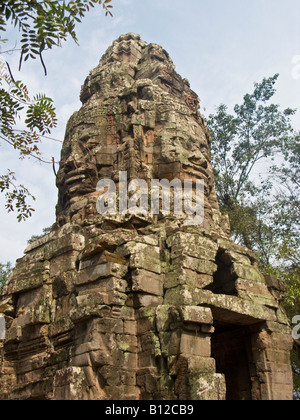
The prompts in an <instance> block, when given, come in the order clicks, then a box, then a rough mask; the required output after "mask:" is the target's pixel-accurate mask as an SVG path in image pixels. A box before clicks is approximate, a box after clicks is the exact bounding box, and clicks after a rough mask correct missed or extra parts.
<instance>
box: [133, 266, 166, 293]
mask: <svg viewBox="0 0 300 420" xmlns="http://www.w3.org/2000/svg"><path fill="white" fill-rule="evenodd" d="M132 290H133V291H134V292H144V293H149V294H151V295H156V296H163V292H164V286H163V278H162V275H159V274H155V273H152V272H149V271H146V270H141V269H137V270H135V271H134V272H133V273H132Z"/></svg>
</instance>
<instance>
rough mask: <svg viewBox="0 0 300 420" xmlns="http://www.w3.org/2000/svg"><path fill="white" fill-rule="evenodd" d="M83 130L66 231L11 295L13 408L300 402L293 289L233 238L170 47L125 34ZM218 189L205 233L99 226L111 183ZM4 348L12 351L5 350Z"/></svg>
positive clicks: (170, 224) (32, 261) (164, 223)
mask: <svg viewBox="0 0 300 420" xmlns="http://www.w3.org/2000/svg"><path fill="white" fill-rule="evenodd" d="M81 101H82V108H81V109H80V110H79V111H78V112H76V113H75V114H74V115H73V116H72V117H71V118H70V120H69V122H68V125H67V129H66V136H65V141H64V144H63V148H62V153H61V163H60V169H59V172H58V175H57V186H58V190H59V199H58V205H57V223H56V227H55V228H54V229H53V231H52V232H51V233H50V234H48V235H46V236H44V237H43V238H41V239H39V240H37V241H36V242H34V243H33V244H31V245H30V246H29V247H28V248H27V249H26V250H25V256H24V257H23V258H21V259H19V260H18V261H17V265H16V268H15V270H14V272H13V274H12V276H11V278H10V280H9V282H8V284H7V285H6V286H5V287H4V290H3V291H2V295H1V296H0V314H2V316H4V318H5V324H6V334H5V340H0V343H1V344H0V399H50V400H51V399H53V400H56V399H73V400H79V399H90V400H93V399H108V400H110V399H116V400H118V399H126V400H130V399H135V400H138V399H157V400H162V399H167V400H171V399H172V400H176V399H180V400H189V399H190V400H199V399H200V400H222V399H237V400H239V399H241V400H247V399H252V400H265V399H266V400H273V399H291V398H292V390H293V385H292V373H291V365H290V354H289V353H290V350H291V346H292V337H291V331H290V328H289V322H288V320H287V318H286V316H285V314H284V312H283V310H282V308H281V307H280V304H279V303H280V300H281V298H282V295H283V293H284V286H283V284H282V283H281V282H280V281H278V280H276V279H275V278H272V277H267V278H266V277H264V276H263V275H262V274H261V273H260V272H259V270H258V268H257V263H256V261H255V257H254V255H253V254H252V252H251V251H249V250H248V249H246V248H244V247H241V246H239V245H236V244H234V243H233V242H232V241H231V240H230V238H229V227H228V223H227V219H226V218H224V217H222V216H221V214H220V212H219V208H218V204H217V200H216V194H215V190H214V177H213V171H212V167H211V157H210V141H211V139H210V135H209V132H208V129H207V126H206V123H205V121H204V120H203V118H202V117H201V115H200V113H199V111H198V109H199V99H198V97H197V95H196V94H195V93H194V92H193V91H192V90H191V89H190V86H189V82H188V81H187V80H186V79H182V78H181V77H180V76H179V75H178V74H177V73H176V72H175V70H174V65H173V63H172V61H171V59H170V57H169V55H168V53H167V52H166V51H165V50H163V48H161V47H160V46H158V45H155V44H147V43H146V42H144V41H142V40H141V39H140V37H139V36H138V35H134V34H128V35H124V36H121V37H120V38H119V39H118V40H117V41H115V42H114V43H113V45H112V46H111V47H110V48H109V49H108V50H107V52H106V53H105V54H104V56H103V57H102V58H101V60H100V63H99V65H98V66H97V67H96V68H95V69H94V70H92V71H91V72H90V75H89V76H88V78H87V79H86V81H85V83H84V86H83V87H82V91H81ZM120 171H123V172H126V173H127V175H128V182H129V181H131V180H134V179H140V180H144V181H146V182H147V183H148V184H149V183H150V180H152V179H158V180H162V179H167V180H168V181H170V182H171V181H172V180H174V179H178V180H180V181H181V182H182V183H183V182H184V180H193V181H196V180H199V179H202V180H204V219H203V221H202V223H201V225H197V226H193V225H189V224H187V223H186V221H187V219H188V216H187V215H185V214H182V215H180V214H179V215H178V214H172V213H170V214H165V213H162V212H161V213H160V214H158V215H152V214H151V213H149V214H148V215H147V214H138V213H137V214H129V213H126V214H125V213H122V214H118V212H116V214H99V213H98V212H97V206H96V205H97V200H99V197H101V194H103V191H102V192H101V191H99V190H97V188H96V187H97V183H98V181H99V180H101V179H104V178H105V179H111V180H113V181H114V182H115V185H116V187H117V191H118V194H119V193H120V191H121V189H122V188H123V187H124V186H122V185H121V182H120ZM2 338H3V337H2Z"/></svg>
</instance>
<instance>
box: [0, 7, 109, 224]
mask: <svg viewBox="0 0 300 420" xmlns="http://www.w3.org/2000/svg"><path fill="white" fill-rule="evenodd" d="M110 2H111V0H72V1H53V0H43V1H40V0H25V1H20V0H1V1H0V48H1V47H2V48H1V49H0V142H1V141H2V142H5V143H7V144H9V145H10V146H11V147H12V148H13V149H14V150H15V151H16V152H17V153H19V156H20V158H22V159H23V158H25V157H33V158H35V159H38V160H40V161H42V162H46V163H50V164H53V162H52V161H46V160H44V159H43V158H42V156H41V153H40V151H39V143H40V141H41V139H42V138H43V137H44V136H46V135H49V134H50V133H51V130H52V129H53V128H54V127H56V125H57V117H56V113H55V107H54V104H53V100H52V99H51V98H49V97H47V96H46V95H44V94H41V93H40V94H37V95H35V96H33V97H31V95H30V93H29V90H28V88H27V86H25V84H24V83H23V82H22V81H21V80H15V77H14V75H13V74H12V72H11V68H10V65H9V62H8V61H7V60H6V54H7V53H11V52H17V53H19V54H20V59H19V70H21V67H22V64H23V62H26V61H27V60H29V59H33V60H34V59H36V58H38V59H39V60H40V62H41V65H42V66H43V69H44V72H45V74H47V69H46V65H45V62H44V58H43V53H44V52H45V51H46V50H51V49H52V48H54V47H60V46H62V42H63V41H66V39H67V38H68V37H71V38H72V39H73V40H74V41H75V42H76V43H78V40H77V36H76V31H75V29H76V24H77V23H80V22H81V21H82V19H83V18H84V17H85V15H86V13H87V12H89V10H90V9H91V8H93V7H95V6H99V5H102V7H103V8H104V10H105V14H106V15H111V16H112V14H111V8H112V6H111V5H110V4H109V3H110ZM11 24H12V25H13V26H14V27H15V28H16V29H17V31H18V32H19V34H20V40H19V44H20V45H18V46H16V47H15V48H13V49H12V50H11V49H7V50H5V48H4V47H5V45H6V44H7V42H8V40H7V39H6V38H5V31H6V29H7V27H8V26H9V25H11ZM2 35H4V36H2ZM20 122H21V126H20ZM0 192H1V193H4V194H5V198H6V209H7V210H8V212H11V211H17V213H18V216H17V218H18V221H21V220H25V219H26V218H28V217H30V216H31V214H32V212H33V211H34V209H33V208H32V206H31V205H30V204H29V203H28V198H29V199H30V198H31V199H34V197H33V196H32V195H31V194H30V192H29V191H28V189H27V188H26V187H24V186H23V185H18V184H17V183H16V179H15V173H14V171H13V170H11V169H7V171H6V173H0Z"/></svg>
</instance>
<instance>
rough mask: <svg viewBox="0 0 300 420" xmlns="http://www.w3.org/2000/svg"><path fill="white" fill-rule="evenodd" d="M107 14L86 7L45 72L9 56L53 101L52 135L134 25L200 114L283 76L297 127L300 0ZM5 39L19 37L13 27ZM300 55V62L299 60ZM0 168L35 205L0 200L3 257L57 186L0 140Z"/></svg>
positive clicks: (188, 1) (46, 171) (48, 217)
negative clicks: (22, 209)
mask: <svg viewBox="0 0 300 420" xmlns="http://www.w3.org/2000/svg"><path fill="white" fill-rule="evenodd" d="M112 4H113V6H114V9H113V15H114V17H113V18H110V17H105V16H104V13H103V11H102V9H100V8H99V9H97V10H95V9H94V10H92V11H91V12H90V14H89V15H88V16H87V17H86V18H85V20H84V21H83V23H82V24H81V25H80V26H78V28H77V35H78V39H79V43H80V46H79V47H78V46H76V44H74V42H72V41H69V42H67V43H65V44H64V45H63V48H61V49H56V50H52V51H50V52H48V53H47V54H45V62H46V66H47V70H48V76H47V77H45V76H44V75H43V69H42V67H41V65H40V64H39V63H38V62H32V63H25V64H24V65H23V68H22V71H21V73H20V75H18V72H17V62H18V58H19V57H18V56H17V54H16V55H15V56H14V55H13V56H6V59H7V60H8V61H9V62H10V64H11V67H12V68H13V72H14V74H15V78H22V80H23V81H25V82H26V83H27V86H28V87H29V89H30V93H31V94H33V93H37V92H44V93H46V94H47V95H49V96H51V97H52V98H53V99H54V101H55V106H56V109H57V115H58V118H59V126H58V128H57V129H56V130H55V131H53V133H52V136H53V137H55V138H57V139H63V137H64V130H65V126H66V122H67V120H68V118H69V117H70V116H71V114H72V113H73V112H74V111H75V110H78V109H79V108H80V101H79V93H80V87H81V85H82V84H83V82H84V80H85V78H86V76H87V75H88V74H89V71H90V70H91V69H92V68H94V67H96V65H97V64H98V62H99V60H100V58H101V56H102V54H103V53H104V52H105V50H106V49H107V48H108V47H109V46H110V45H111V44H112V42H113V40H114V39H116V38H118V37H119V36H120V35H122V34H125V33H128V32H134V33H139V34H140V35H141V37H142V39H143V40H145V41H147V42H148V43H156V44H160V45H162V46H163V47H164V48H165V49H166V50H167V51H168V52H169V54H170V56H171V58H172V60H173V62H174V64H175V66H176V70H177V72H178V73H179V74H180V75H181V76H182V77H186V78H188V79H189V80H190V83H191V88H192V89H193V90H194V91H195V92H196V93H197V94H198V95H199V97H200V100H201V110H202V111H203V110H204V108H206V111H205V114H206V115H207V114H208V113H211V112H213V111H214V107H215V106H216V105H218V104H220V103H225V104H227V105H229V107H232V106H233V105H234V104H236V103H239V102H240V101H241V99H242V97H243V95H244V94H245V93H248V92H249V93H251V92H252V88H253V83H254V82H260V81H261V80H262V79H263V78H264V77H269V76H273V75H274V74H275V73H279V74H280V78H279V80H278V82H277V94H276V97H275V99H274V101H276V102H277V103H279V104H280V105H281V106H282V108H287V107H292V108H298V109H299V112H298V113H297V116H296V117H295V126H296V127H297V128H298V129H300V119H299V115H300V1H299V0H112ZM8 35H9V38H10V46H11V47H13V46H14V44H15V41H16V40H17V35H16V34H15V33H13V32H12V33H9V34H8ZM297 63H298V66H297ZM60 147H61V145H60V144H59V143H54V142H52V141H49V140H45V141H44V144H43V148H42V150H43V152H44V156H45V157H48V158H51V157H52V156H54V157H55V159H56V160H57V161H58V160H59V157H60ZM0 166H1V173H6V171H7V169H11V170H14V171H15V172H16V174H17V178H18V182H19V183H22V184H24V185H25V186H26V187H27V188H29V190H30V191H31V193H32V194H33V195H35V197H36V202H35V203H34V206H35V208H36V212H35V213H34V215H33V217H32V218H31V219H30V220H29V221H27V222H22V223H18V222H17V220H16V215H15V214H7V213H6V211H5V209H4V203H3V198H0V215H1V223H0V262H6V261H11V262H12V263H14V262H15V260H16V259H17V258H20V257H22V256H23V251H24V249H25V248H26V245H27V240H28V239H29V238H30V237H31V236H32V235H34V234H40V233H41V232H42V229H43V228H44V227H48V226H51V225H52V224H53V223H54V221H55V205H56V201H57V190H56V187H55V177H54V174H53V171H52V168H51V166H50V165H49V166H47V165H41V164H40V163H38V162H35V161H33V160H30V161H20V160H18V158H16V155H15V152H14V151H13V150H10V149H9V148H7V147H6V146H4V145H1V148H0Z"/></svg>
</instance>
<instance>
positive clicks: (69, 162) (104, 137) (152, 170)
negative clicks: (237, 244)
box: [57, 34, 219, 224]
mask: <svg viewBox="0 0 300 420" xmlns="http://www.w3.org/2000/svg"><path fill="white" fill-rule="evenodd" d="M81 100H82V102H83V106H82V108H81V110H80V111H79V112H76V113H75V114H74V115H73V116H72V117H71V119H70V121H69V123H68V127H67V131H66V137H65V142H64V146H63V150H62V156H61V165H60V170H59V173H58V177H57V186H58V188H59V203H58V207H57V215H58V219H59V221H60V224H64V223H65V222H66V221H70V220H72V218H73V217H75V218H76V220H77V221H78V220H79V219H78V215H76V214H75V212H76V211H77V210H78V205H75V203H78V202H81V203H82V204H85V205H88V206H89V210H91V207H94V214H95V215H96V209H95V200H96V197H97V194H96V185H97V182H98V181H99V179H103V178H110V179H112V180H114V181H115V182H116V183H118V173H119V171H127V173H128V179H129V180H132V179H134V178H139V179H144V180H146V181H148V182H150V180H151V179H159V180H162V179H168V180H169V181H172V180H173V179H175V178H178V179H180V180H181V181H183V180H185V179H191V180H193V181H194V180H196V179H204V182H205V216H206V218H207V219H211V218H212V214H213V213H215V214H219V212H218V205H217V201H216V196H215V192H214V178H213V172H212V168H211V163H210V136H209V132H208V129H207V126H206V123H205V121H204V120H203V118H202V117H201V115H200V113H199V111H198V108H199V99H198V97H197V95H196V94H195V93H194V92H193V91H192V90H191V89H190V87H189V83H188V81H187V80H186V79H184V80H183V79H182V78H181V77H180V76H179V75H178V74H177V73H176V72H175V70H174V64H173V62H172V60H171V59H170V57H169V55H168V53H167V52H166V51H165V50H163V48H162V47H160V46H159V45H156V44H146V43H145V42H144V41H141V40H140V37H139V36H138V35H133V34H129V35H126V36H122V37H120V38H119V39H118V40H117V41H115V42H114V44H113V45H112V46H111V47H110V48H109V49H108V50H107V52H106V54H105V55H104V56H103V57H102V59H101V60H100V63H99V66H98V67H96V68H95V69H94V70H92V71H91V72H90V75H89V77H88V78H87V79H86V81H85V83H84V86H83V88H82V91H81ZM74 209H77V210H76V211H75V210H74ZM80 211H81V212H82V214H85V210H84V211H83V210H82V208H80ZM89 213H90V214H91V211H89Z"/></svg>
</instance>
